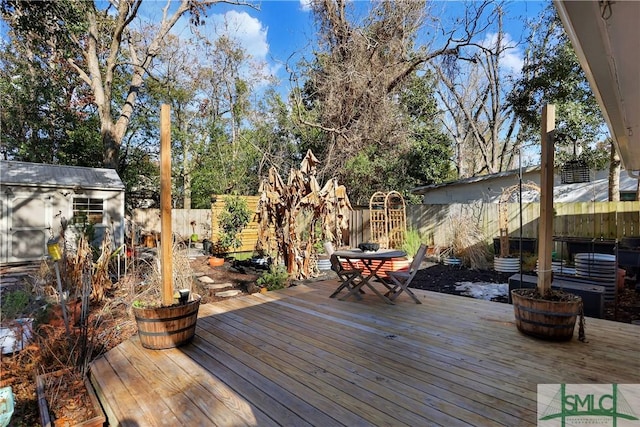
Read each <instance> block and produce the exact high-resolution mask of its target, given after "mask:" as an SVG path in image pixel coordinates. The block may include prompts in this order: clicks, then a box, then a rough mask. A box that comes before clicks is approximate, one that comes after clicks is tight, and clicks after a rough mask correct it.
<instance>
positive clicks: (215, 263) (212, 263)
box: [209, 256, 224, 267]
mask: <svg viewBox="0 0 640 427" xmlns="http://www.w3.org/2000/svg"><path fill="white" fill-rule="evenodd" d="M223 264H224V258H217V257H213V256H212V257H209V267H220V266H221V265H223Z"/></svg>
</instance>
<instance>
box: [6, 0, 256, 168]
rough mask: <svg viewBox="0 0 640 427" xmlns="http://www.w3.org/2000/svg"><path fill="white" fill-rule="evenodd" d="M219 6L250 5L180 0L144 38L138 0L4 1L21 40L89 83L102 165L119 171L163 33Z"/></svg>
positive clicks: (196, 21)
mask: <svg viewBox="0 0 640 427" xmlns="http://www.w3.org/2000/svg"><path fill="white" fill-rule="evenodd" d="M221 2H223V3H231V4H237V5H250V4H249V3H247V2H245V1H243V0H224V1H223V0H180V2H179V3H178V4H177V5H176V2H172V1H171V0H167V1H166V3H165V6H164V8H163V9H162V17H161V19H160V22H157V23H156V25H155V26H154V27H153V30H152V31H151V32H149V33H147V34H146V37H145V38H143V39H140V38H137V36H136V34H135V32H134V31H133V29H132V27H133V25H132V24H133V23H134V21H135V19H136V17H137V16H138V12H139V10H140V7H141V5H142V0H119V1H116V0H110V1H109V2H88V1H59V2H56V1H48V2H40V1H27V2H14V1H7V2H4V3H3V10H4V12H5V15H8V16H10V22H11V23H12V26H14V28H17V29H21V30H22V34H23V35H24V38H25V40H28V41H31V42H33V41H39V43H41V44H43V45H47V46H48V47H49V48H50V49H51V51H53V52H55V54H54V55H53V56H54V57H55V59H58V60H63V61H65V62H66V63H68V64H69V65H70V66H71V67H72V69H73V70H74V71H75V72H76V73H77V75H78V76H79V78H80V79H81V80H82V81H83V82H84V83H86V84H87V85H89V87H90V88H91V92H92V95H93V103H94V104H95V105H96V107H97V109H98V114H99V117H100V133H101V136H102V143H103V163H104V165H105V166H106V167H110V168H117V167H118V161H119V151H120V147H121V144H122V140H123V138H124V136H125V134H126V132H127V128H128V126H129V123H130V121H131V117H132V115H133V113H134V111H135V106H136V100H137V97H138V93H139V91H140V89H141V87H142V85H143V83H144V81H145V78H146V77H147V75H148V70H149V68H150V67H151V66H152V62H153V60H154V58H155V57H156V56H157V55H158V54H159V53H160V52H161V51H162V49H163V48H164V46H165V39H166V37H167V35H168V34H169V32H170V31H171V29H172V28H173V27H174V26H175V24H176V23H177V22H178V20H179V19H181V18H182V17H183V16H187V15H188V16H189V17H190V23H191V24H192V25H199V24H201V23H202V22H203V21H202V18H203V16H204V14H205V12H206V10H207V8H208V7H209V6H211V5H213V4H216V3H221ZM100 7H102V9H100ZM118 79H124V81H125V82H126V84H125V86H126V87H127V89H126V91H125V93H124V94H122V96H119V95H120V94H118V96H116V94H114V90H115V88H116V87H118V86H119V82H118V81H117V80H118Z"/></svg>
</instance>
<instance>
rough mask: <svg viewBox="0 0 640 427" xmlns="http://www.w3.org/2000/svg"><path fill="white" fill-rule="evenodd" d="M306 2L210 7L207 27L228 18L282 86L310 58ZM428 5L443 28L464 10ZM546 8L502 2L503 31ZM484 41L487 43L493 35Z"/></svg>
mask: <svg viewBox="0 0 640 427" xmlns="http://www.w3.org/2000/svg"><path fill="white" fill-rule="evenodd" d="M152 4H153V7H154V8H157V9H158V11H159V10H160V9H161V7H162V6H164V2H163V1H159V0H158V1H155V2H154V3H152ZM308 4H309V0H284V1H283V0H278V1H276V0H265V1H262V2H261V3H260V10H254V9H251V8H247V7H240V6H232V5H228V4H217V5H214V6H213V7H212V8H210V9H209V13H208V17H207V18H206V21H207V25H214V23H215V22H220V21H222V20H223V19H224V18H225V17H226V19H227V21H228V22H229V21H231V22H234V23H235V26H234V27H235V28H237V33H236V38H237V39H238V40H239V41H240V42H241V44H242V45H243V46H244V47H245V48H246V49H247V51H248V52H249V53H250V54H251V55H252V56H253V57H254V58H255V59H257V60H263V61H265V62H266V63H267V64H268V68H269V70H270V71H271V73H272V74H273V75H275V76H276V77H277V78H278V79H279V80H280V81H281V83H282V84H283V85H286V84H287V80H288V77H289V76H288V74H287V73H286V70H285V67H284V64H285V63H286V62H287V61H289V64H290V65H295V62H296V61H297V60H298V59H299V58H300V56H301V55H303V54H309V53H310V52H311V51H312V49H313V44H312V43H313V37H314V25H313V17H312V14H311V12H310V10H309V7H308ZM432 4H433V10H434V11H436V12H437V13H438V15H439V16H440V18H441V20H442V21H443V25H446V22H447V21H452V20H453V19H455V17H456V16H458V15H459V14H460V13H461V11H462V10H463V8H464V3H463V2H460V1H436V2H433V3H432ZM548 4H549V2H548V1H508V2H506V3H505V9H506V11H507V14H506V17H505V29H506V31H507V33H508V37H509V38H510V39H511V40H513V41H514V43H515V42H516V41H518V40H519V39H520V37H521V34H522V30H523V28H524V27H525V25H524V21H525V19H529V18H534V17H536V16H538V15H539V14H540V11H541V10H542V9H543V8H544V7H545V6H546V5H548ZM354 5H355V7H356V8H362V9H365V8H367V7H368V6H369V2H368V1H364V0H362V1H355V2H354ZM147 7H150V5H149V4H148V5H147ZM178 28H179V27H178ZM182 28H185V27H182ZM177 31H181V30H180V29H177ZM483 37H484V40H489V39H491V37H492V34H491V33H488V34H485V35H484V36H483ZM521 61H522V49H519V48H515V49H513V50H512V51H510V52H509V53H508V57H507V58H504V59H503V64H506V65H507V66H508V67H509V68H510V69H509V72H512V73H517V72H518V71H519V65H521Z"/></svg>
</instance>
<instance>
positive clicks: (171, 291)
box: [132, 104, 201, 350]
mask: <svg viewBox="0 0 640 427" xmlns="http://www.w3.org/2000/svg"><path fill="white" fill-rule="evenodd" d="M160 128H161V132H160V207H161V209H160V226H161V251H160V254H161V255H160V267H161V269H160V271H159V272H157V273H158V274H157V275H156V280H153V279H151V280H149V281H148V282H149V283H147V285H146V287H145V289H144V290H143V292H141V293H139V294H138V295H137V296H136V299H135V301H134V302H133V304H132V311H133V314H134V316H135V319H136V324H137V325H138V335H139V338H140V343H141V344H142V346H143V347H145V348H150V349H156V350H159V349H165V348H172V347H178V346H181V345H183V344H187V343H189V342H191V340H192V339H193V337H194V335H195V329H196V321H197V319H198V309H199V307H200V300H201V297H200V295H196V294H194V293H193V292H191V285H192V277H193V275H192V272H191V268H190V264H189V258H188V256H187V255H186V250H177V248H175V247H174V245H173V243H172V242H173V238H172V236H173V233H172V230H171V140H170V135H171V120H170V108H169V106H168V105H166V104H164V105H162V108H161V116H160ZM194 231H195V230H194Z"/></svg>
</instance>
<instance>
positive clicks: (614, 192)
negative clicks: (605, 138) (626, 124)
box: [609, 142, 620, 202]
mask: <svg viewBox="0 0 640 427" xmlns="http://www.w3.org/2000/svg"><path fill="white" fill-rule="evenodd" d="M609 201H610V202H619V201H620V156H619V155H618V152H617V151H616V147H615V145H614V144H613V142H612V143H611V156H610V157H609Z"/></svg>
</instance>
